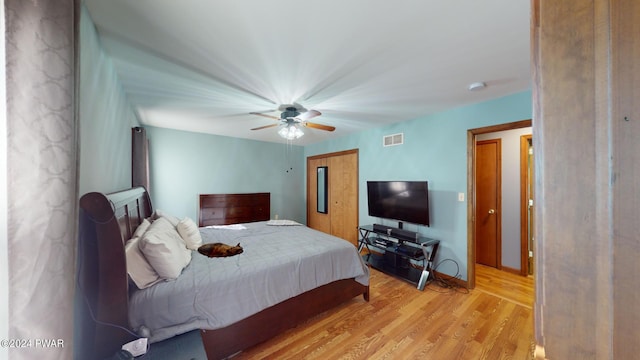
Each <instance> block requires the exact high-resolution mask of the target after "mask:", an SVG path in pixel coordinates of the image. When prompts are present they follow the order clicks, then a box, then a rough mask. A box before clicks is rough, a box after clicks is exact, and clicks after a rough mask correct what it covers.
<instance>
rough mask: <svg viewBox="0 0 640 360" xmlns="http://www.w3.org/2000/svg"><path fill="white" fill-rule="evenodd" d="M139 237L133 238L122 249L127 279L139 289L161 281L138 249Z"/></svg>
mask: <svg viewBox="0 0 640 360" xmlns="http://www.w3.org/2000/svg"><path fill="white" fill-rule="evenodd" d="M139 242H140V237H134V238H132V239H131V240H129V241H128V242H127V245H126V246H125V248H124V251H125V254H126V257H127V272H128V273H129V277H130V278H131V280H133V282H134V283H135V284H136V286H137V287H138V288H139V289H144V288H148V287H149V286H151V285H153V284H155V283H157V282H158V281H161V280H162V279H161V278H160V276H158V273H156V271H155V270H153V267H151V265H150V264H149V262H147V259H145V257H144V255H143V254H142V251H140V248H139V247H138V243H139Z"/></svg>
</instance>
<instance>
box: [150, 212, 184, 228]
mask: <svg viewBox="0 0 640 360" xmlns="http://www.w3.org/2000/svg"><path fill="white" fill-rule="evenodd" d="M153 218H154V220H157V219H159V218H165V219H167V220H168V221H169V222H170V223H171V225H173V226H174V227H175V226H177V225H178V223H179V222H180V219H178V218H177V217H175V216H173V215H171V214H169V213H167V212H166V211H163V210H160V209H158V210H156V211H155V212H154V213H153Z"/></svg>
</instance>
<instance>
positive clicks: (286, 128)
mask: <svg viewBox="0 0 640 360" xmlns="http://www.w3.org/2000/svg"><path fill="white" fill-rule="evenodd" d="M279 110H281V111H282V113H281V114H280V117H276V116H273V115H267V114H263V113H259V112H252V113H250V114H251V115H258V116H262V117H266V118H269V119H273V120H276V121H278V123H276V124H270V125H265V126H260V127H257V128H253V129H251V130H261V129H267V128H270V127H275V126H282V128H281V129H280V130H279V131H278V134H279V135H280V136H282V137H283V138H285V139H287V140H293V139H297V138H299V137H301V136H302V135H304V132H303V131H302V129H300V128H301V127H310V128H313V129H319V130H325V131H334V130H335V129H336V128H335V127H333V126H328V125H322V124H317V123H312V122H309V121H308V120H309V119H313V118H315V117H317V116H320V115H322V113H320V111H317V110H307V109H305V108H304V107H302V106H300V105H297V104H295V105H282V106H280V108H279Z"/></svg>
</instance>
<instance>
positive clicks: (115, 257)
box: [79, 188, 369, 359]
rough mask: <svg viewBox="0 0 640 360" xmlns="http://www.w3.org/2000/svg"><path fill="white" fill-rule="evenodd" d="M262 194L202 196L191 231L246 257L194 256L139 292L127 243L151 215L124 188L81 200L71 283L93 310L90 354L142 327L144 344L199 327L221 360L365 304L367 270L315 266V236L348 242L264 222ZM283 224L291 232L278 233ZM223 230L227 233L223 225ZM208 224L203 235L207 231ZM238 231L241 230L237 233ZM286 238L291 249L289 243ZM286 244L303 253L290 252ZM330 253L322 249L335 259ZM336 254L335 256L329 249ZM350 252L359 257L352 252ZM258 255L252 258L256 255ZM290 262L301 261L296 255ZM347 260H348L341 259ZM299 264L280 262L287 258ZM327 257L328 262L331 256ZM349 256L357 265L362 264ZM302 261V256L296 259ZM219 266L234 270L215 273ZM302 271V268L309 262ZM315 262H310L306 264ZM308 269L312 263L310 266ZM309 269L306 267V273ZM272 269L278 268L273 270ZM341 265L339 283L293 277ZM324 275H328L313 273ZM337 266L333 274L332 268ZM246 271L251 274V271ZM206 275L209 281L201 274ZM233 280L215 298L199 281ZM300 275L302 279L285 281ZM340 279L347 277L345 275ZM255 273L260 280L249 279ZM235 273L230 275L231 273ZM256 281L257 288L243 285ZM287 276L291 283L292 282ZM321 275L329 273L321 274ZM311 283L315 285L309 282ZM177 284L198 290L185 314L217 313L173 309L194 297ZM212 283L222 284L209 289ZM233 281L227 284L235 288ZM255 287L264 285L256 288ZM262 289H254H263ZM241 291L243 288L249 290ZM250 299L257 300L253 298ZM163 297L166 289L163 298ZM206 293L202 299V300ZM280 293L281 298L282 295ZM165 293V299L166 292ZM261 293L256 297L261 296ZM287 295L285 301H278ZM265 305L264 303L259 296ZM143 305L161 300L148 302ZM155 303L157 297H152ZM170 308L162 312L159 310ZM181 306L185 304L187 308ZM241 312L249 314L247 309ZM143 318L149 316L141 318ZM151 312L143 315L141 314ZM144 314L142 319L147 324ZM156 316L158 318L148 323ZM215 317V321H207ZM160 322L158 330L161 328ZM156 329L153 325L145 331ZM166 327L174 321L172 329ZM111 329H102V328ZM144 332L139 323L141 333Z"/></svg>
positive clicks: (145, 203)
mask: <svg viewBox="0 0 640 360" xmlns="http://www.w3.org/2000/svg"><path fill="white" fill-rule="evenodd" d="M269 196H270V195H269V194H268V193H255V194H215V195H201V196H200V209H199V219H198V225H199V226H200V227H201V228H200V233H201V236H202V239H203V241H204V242H225V243H227V244H229V245H235V242H240V243H241V245H242V246H243V248H244V252H243V253H242V254H240V255H236V256H233V257H229V258H223V259H219V258H207V257H205V256H202V255H201V254H198V253H197V252H195V251H194V252H193V255H192V259H191V262H190V263H189V265H187V267H185V268H184V269H183V270H182V273H181V274H180V276H179V277H178V279H176V280H175V281H164V282H160V283H157V284H155V285H153V286H150V287H148V288H146V289H143V290H140V289H138V288H137V287H136V286H135V285H133V283H132V282H131V279H130V276H129V275H128V273H127V263H126V256H125V243H126V242H127V240H128V239H131V238H132V237H133V235H134V233H135V232H136V229H138V226H139V225H140V224H142V223H143V221H144V219H147V218H150V217H151V216H152V215H153V214H154V209H153V208H152V206H151V200H150V198H149V195H148V193H147V192H146V191H145V189H144V188H133V189H127V190H123V191H120V192H116V193H112V194H108V195H105V194H101V193H88V194H86V195H84V196H83V197H82V198H81V200H80V208H81V212H80V213H81V218H80V226H81V237H80V241H81V242H82V244H81V245H82V246H80V247H79V248H80V249H81V250H80V251H81V252H82V258H83V261H82V264H83V267H82V273H81V274H79V281H80V284H82V289H83V291H84V292H85V297H86V299H87V303H88V304H91V307H92V311H93V313H94V316H95V318H96V320H97V321H96V322H94V324H93V326H92V327H91V328H90V329H88V330H87V331H86V332H85V337H88V338H89V339H90V340H89V343H91V347H92V348H93V351H94V352H93V354H95V355H97V356H98V357H99V358H105V357H108V356H111V355H112V354H113V353H115V352H116V351H117V350H118V349H119V348H120V346H121V345H122V344H124V343H126V342H128V341H131V340H133V339H135V338H137V336H136V334H135V332H136V331H137V332H139V331H140V330H141V329H148V328H151V330H150V333H151V335H150V341H152V342H153V341H160V340H162V339H166V338H169V337H171V336H173V335H176V334H179V333H182V332H187V331H191V330H192V329H194V326H195V328H196V329H199V331H200V333H201V337H202V342H203V345H204V348H205V351H206V353H207V357H208V358H209V359H221V358H225V357H228V356H230V355H233V354H234V353H237V352H238V351H241V350H243V349H246V348H249V347H251V346H253V345H256V344H258V343H260V342H263V341H265V340H268V339H269V338H272V337H274V336H276V335H278V334H280V333H282V332H283V331H286V330H287V329H290V328H292V327H295V326H296V325H297V324H300V323H301V322H303V321H305V320H307V319H309V318H311V317H313V316H315V315H317V314H319V313H322V312H324V311H326V310H328V309H330V308H332V307H335V306H337V305H339V304H341V303H343V302H345V301H348V300H350V299H353V298H356V297H358V296H360V295H362V296H363V298H364V300H365V301H368V299H369V286H368V269H367V268H366V266H364V269H362V271H360V270H354V268H357V267H358V266H355V265H353V264H351V265H348V266H347V265H341V264H342V263H338V262H337V261H338V260H333V258H332V260H320V259H314V257H315V256H316V253H315V250H314V247H315V244H316V243H320V242H321V241H320V240H317V239H319V238H316V237H317V236H319V237H320V238H323V239H324V240H322V242H324V241H325V240H326V241H327V244H331V245H330V247H337V248H339V247H343V244H342V243H344V244H348V245H349V246H350V247H353V246H352V245H351V244H349V243H348V242H346V241H344V240H341V239H337V238H333V237H331V236H329V235H326V234H322V233H319V232H316V231H315V230H312V229H309V228H307V227H306V226H302V225H299V224H295V223H283V222H276V223H273V222H272V221H269V219H268V218H269V211H270V210H269ZM283 224H287V225H290V226H282V225H283ZM225 225H231V226H225ZM207 227H208V228H207ZM239 229H240V230H239ZM291 241H293V242H291ZM292 244H300V245H301V246H297V247H298V248H300V249H301V250H302V252H303V253H304V252H306V253H307V254H306V255H298V254H296V252H295V251H293V250H295V248H296V246H293V245H292ZM333 251H334V250H331V251H328V252H333ZM336 251H337V250H336ZM353 251H354V252H355V253H356V255H357V251H356V250H355V248H353ZM256 256H257V257H256ZM279 256H282V257H283V258H281V259H279V260H276V261H275V263H277V264H281V265H275V266H273V267H274V269H273V270H274V271H280V274H279V275H275V277H274V275H265V274H267V273H268V272H267V271H266V270H265V269H266V268H265V267H267V266H269V267H271V265H268V264H267V261H266V260H263V259H274V258H276V259H278V257H279ZM298 256H306V257H302V258H297V257H298ZM342 256H346V255H342ZM292 257H296V259H297V260H295V261H293V262H290V261H289V262H287V260H286V258H289V259H291V258H292ZM334 257H335V255H334ZM357 258H358V259H359V260H360V261H361V259H360V257H359V256H357ZM300 259H303V261H302V260H300ZM319 261H324V262H326V263H327V264H328V263H334V262H335V264H336V265H335V266H319V265H318V262H319ZM223 263H226V264H228V265H230V268H224V269H236V270H237V271H236V270H219V269H222V268H220V267H219V266H223ZM307 264H308V265H307ZM313 264H315V265H313ZM312 265H313V266H312ZM306 266H312V267H311V270H305V267H306ZM277 267H280V268H279V270H277V269H275V268H277ZM342 268H351V270H347V271H351V274H352V275H349V277H345V275H344V274H346V273H342V274H338V277H344V278H337V279H333V278H332V279H331V280H327V279H328V278H327V277H325V278H322V279H319V280H318V279H316V280H312V281H311V284H309V282H307V281H306V280H305V281H302V280H300V279H301V278H305V279H306V277H305V276H304V275H303V274H304V273H305V272H307V273H308V272H314V271H315V272H321V273H322V272H327V273H338V272H342V271H343V270H342ZM318 269H326V270H327V271H324V270H323V271H318ZM338 269H340V270H339V271H338ZM251 271H254V272H253V273H252V272H251ZM282 271H284V273H285V274H289V275H287V276H288V277H290V279H289V280H288V281H287V282H291V283H293V284H294V285H293V287H294V288H295V289H294V290H276V291H274V290H269V286H271V285H269V284H272V283H275V282H276V281H275V280H274V279H276V278H277V279H279V280H280V282H281V283H282V281H281V279H282V278H283V275H282V274H283V272H282ZM203 272H204V273H205V274H210V276H209V275H207V276H204V275H202V274H203ZM226 272H230V273H234V274H235V272H237V273H238V274H239V275H237V276H245V277H244V278H239V280H238V281H233V280H229V279H227V280H226V283H224V285H216V290H219V289H224V291H213V290H212V289H210V287H211V286H210V285H206V284H207V282H205V281H204V280H203V279H204V278H205V277H206V278H209V277H211V278H215V277H217V276H218V275H219V274H221V273H226ZM298 273H300V274H301V275H300V278H297V277H295V276H293V275H297V274H298ZM347 273H348V272H347ZM256 274H260V275H256ZM234 276H236V275H234ZM258 276H263V277H262V278H259V282H258V284H256V283H253V284H252V285H250V284H251V283H250V281H249V280H251V279H252V278H254V277H256V278H257V277H258ZM292 276H293V277H292ZM327 276H335V274H333V275H327ZM313 281H315V283H313ZM185 282H191V283H197V284H196V285H197V286H196V287H195V288H196V291H195V292H196V293H197V294H198V295H194V296H195V297H196V298H197V303H198V305H197V306H192V308H193V309H187V310H188V311H199V309H200V310H201V311H202V312H203V313H207V314H206V315H210V314H208V313H209V311H210V310H211V309H210V308H209V303H216V304H217V305H214V306H210V307H212V308H215V310H220V309H223V311H222V313H218V314H217V315H213V316H212V317H211V316H209V317H207V316H204V315H202V316H200V314H195V315H194V314H190V313H188V312H185V313H182V311H183V310H182V309H179V308H180V306H182V305H185V304H191V303H192V302H193V303H195V302H196V300H194V299H192V298H187V297H186V296H191V295H185V294H182V293H181V292H182V286H184V283H185ZM217 284H220V283H217ZM234 284H235V285H234ZM261 284H262V285H261ZM261 286H262V287H261ZM247 291H249V292H248V293H247ZM252 291H253V292H254V293H258V294H259V295H258V296H256V294H253V295H252V293H251V292H252ZM162 292H165V294H164V295H163V294H162ZM205 293H207V294H208V295H203V294H205ZM223 293H224V294H230V295H231V296H235V297H236V298H235V299H236V300H234V301H231V300H229V298H227V300H221V299H219V298H217V296H221V294H223ZM285 293H286V294H285ZM167 294H169V295H167ZM260 294H264V296H262V295H260ZM282 294H285V296H284V297H282V296H283V295H282ZM250 298H258V299H259V302H261V303H260V304H257V305H256V304H249V305H248V303H249V302H250V301H249V299H250ZM262 298H264V299H262ZM149 299H152V300H155V301H159V303H156V304H152V305H149V303H147V302H146V301H148V300H149ZM158 299H160V300H158ZM236 303H237V304H238V305H237V306H238V307H242V308H243V309H242V311H245V312H244V313H240V314H234V311H235V310H234V309H233V306H234V305H233V304H236ZM163 308H164V309H171V311H163V310H162V309H163ZM185 308H189V306H185ZM247 311H248V312H247ZM143 313H147V314H143ZM154 314H156V315H158V316H155V317H154V316H151V317H149V315H154ZM174 314H175V315H176V316H178V317H182V318H184V317H187V318H189V317H191V318H194V319H195V321H190V322H185V321H183V320H180V318H178V319H171V316H168V315H172V316H173V315H174ZM145 316H146V318H145ZM156 317H157V318H161V319H156ZM212 318H213V319H212ZM163 321H165V323H162V322H163ZM153 322H160V324H159V325H158V324H151V323H153ZM172 322H173V323H172ZM105 324H109V325H105ZM141 325H142V326H141Z"/></svg>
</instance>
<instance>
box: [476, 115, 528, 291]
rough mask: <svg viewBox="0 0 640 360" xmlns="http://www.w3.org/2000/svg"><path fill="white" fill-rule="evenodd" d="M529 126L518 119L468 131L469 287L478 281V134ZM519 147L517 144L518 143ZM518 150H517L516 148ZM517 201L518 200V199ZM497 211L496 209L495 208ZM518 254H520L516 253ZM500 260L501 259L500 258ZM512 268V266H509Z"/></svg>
mask: <svg viewBox="0 0 640 360" xmlns="http://www.w3.org/2000/svg"><path fill="white" fill-rule="evenodd" d="M527 127H531V120H522V121H517V122H513V123H508V124H501V125H494V126H488V127H483V128H477V129H470V130H468V131H467V149H468V151H467V164H468V165H467V194H468V196H467V199H468V202H467V286H468V287H469V288H475V283H476V278H475V264H476V246H477V244H476V232H475V229H476V222H477V221H480V217H479V216H477V215H476V212H477V210H478V209H477V196H478V190H477V186H476V181H475V179H476V175H477V170H478V166H477V164H476V158H477V150H478V149H477V145H476V143H477V141H478V136H479V135H482V134H489V133H494V132H500V131H507V130H515V129H522V128H527ZM516 147H517V145H516ZM515 151H516V152H517V150H515ZM517 176H520V175H519V174H517ZM515 182H516V184H519V183H520V182H519V181H518V180H517V179H516V180H515ZM504 201H505V200H503V201H502V202H501V207H502V208H503V212H505V211H507V209H506V208H504V206H506V205H505V204H506V203H504ZM516 202H517V200H516ZM515 206H516V208H517V209H516V210H515V211H514V212H516V213H519V211H518V208H519V207H520V202H517V203H516V204H515ZM490 209H491V208H487V209H486V212H487V214H488V213H489V211H490ZM494 212H495V209H494ZM496 215H500V214H496ZM518 219H520V217H519V216H518ZM517 226H520V224H518V225H517ZM519 234H520V228H519V227H518V235H516V243H517V245H516V249H515V251H516V252H517V253H518V254H520V253H521V251H520V250H519V249H518V247H519V244H520V241H521V239H520V238H519ZM504 236H505V234H502V238H503V239H502V242H503V244H502V245H504V241H506V240H505V238H504ZM516 256H518V255H516ZM498 261H500V260H498ZM518 263H520V261H518ZM505 264H506V263H504V262H502V263H501V266H502V269H503V270H505V269H506V268H505V266H506V265H505ZM513 267H518V264H516V265H515V266H513ZM509 268H510V267H509ZM517 272H518V273H520V271H519V270H518V271H517Z"/></svg>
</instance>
